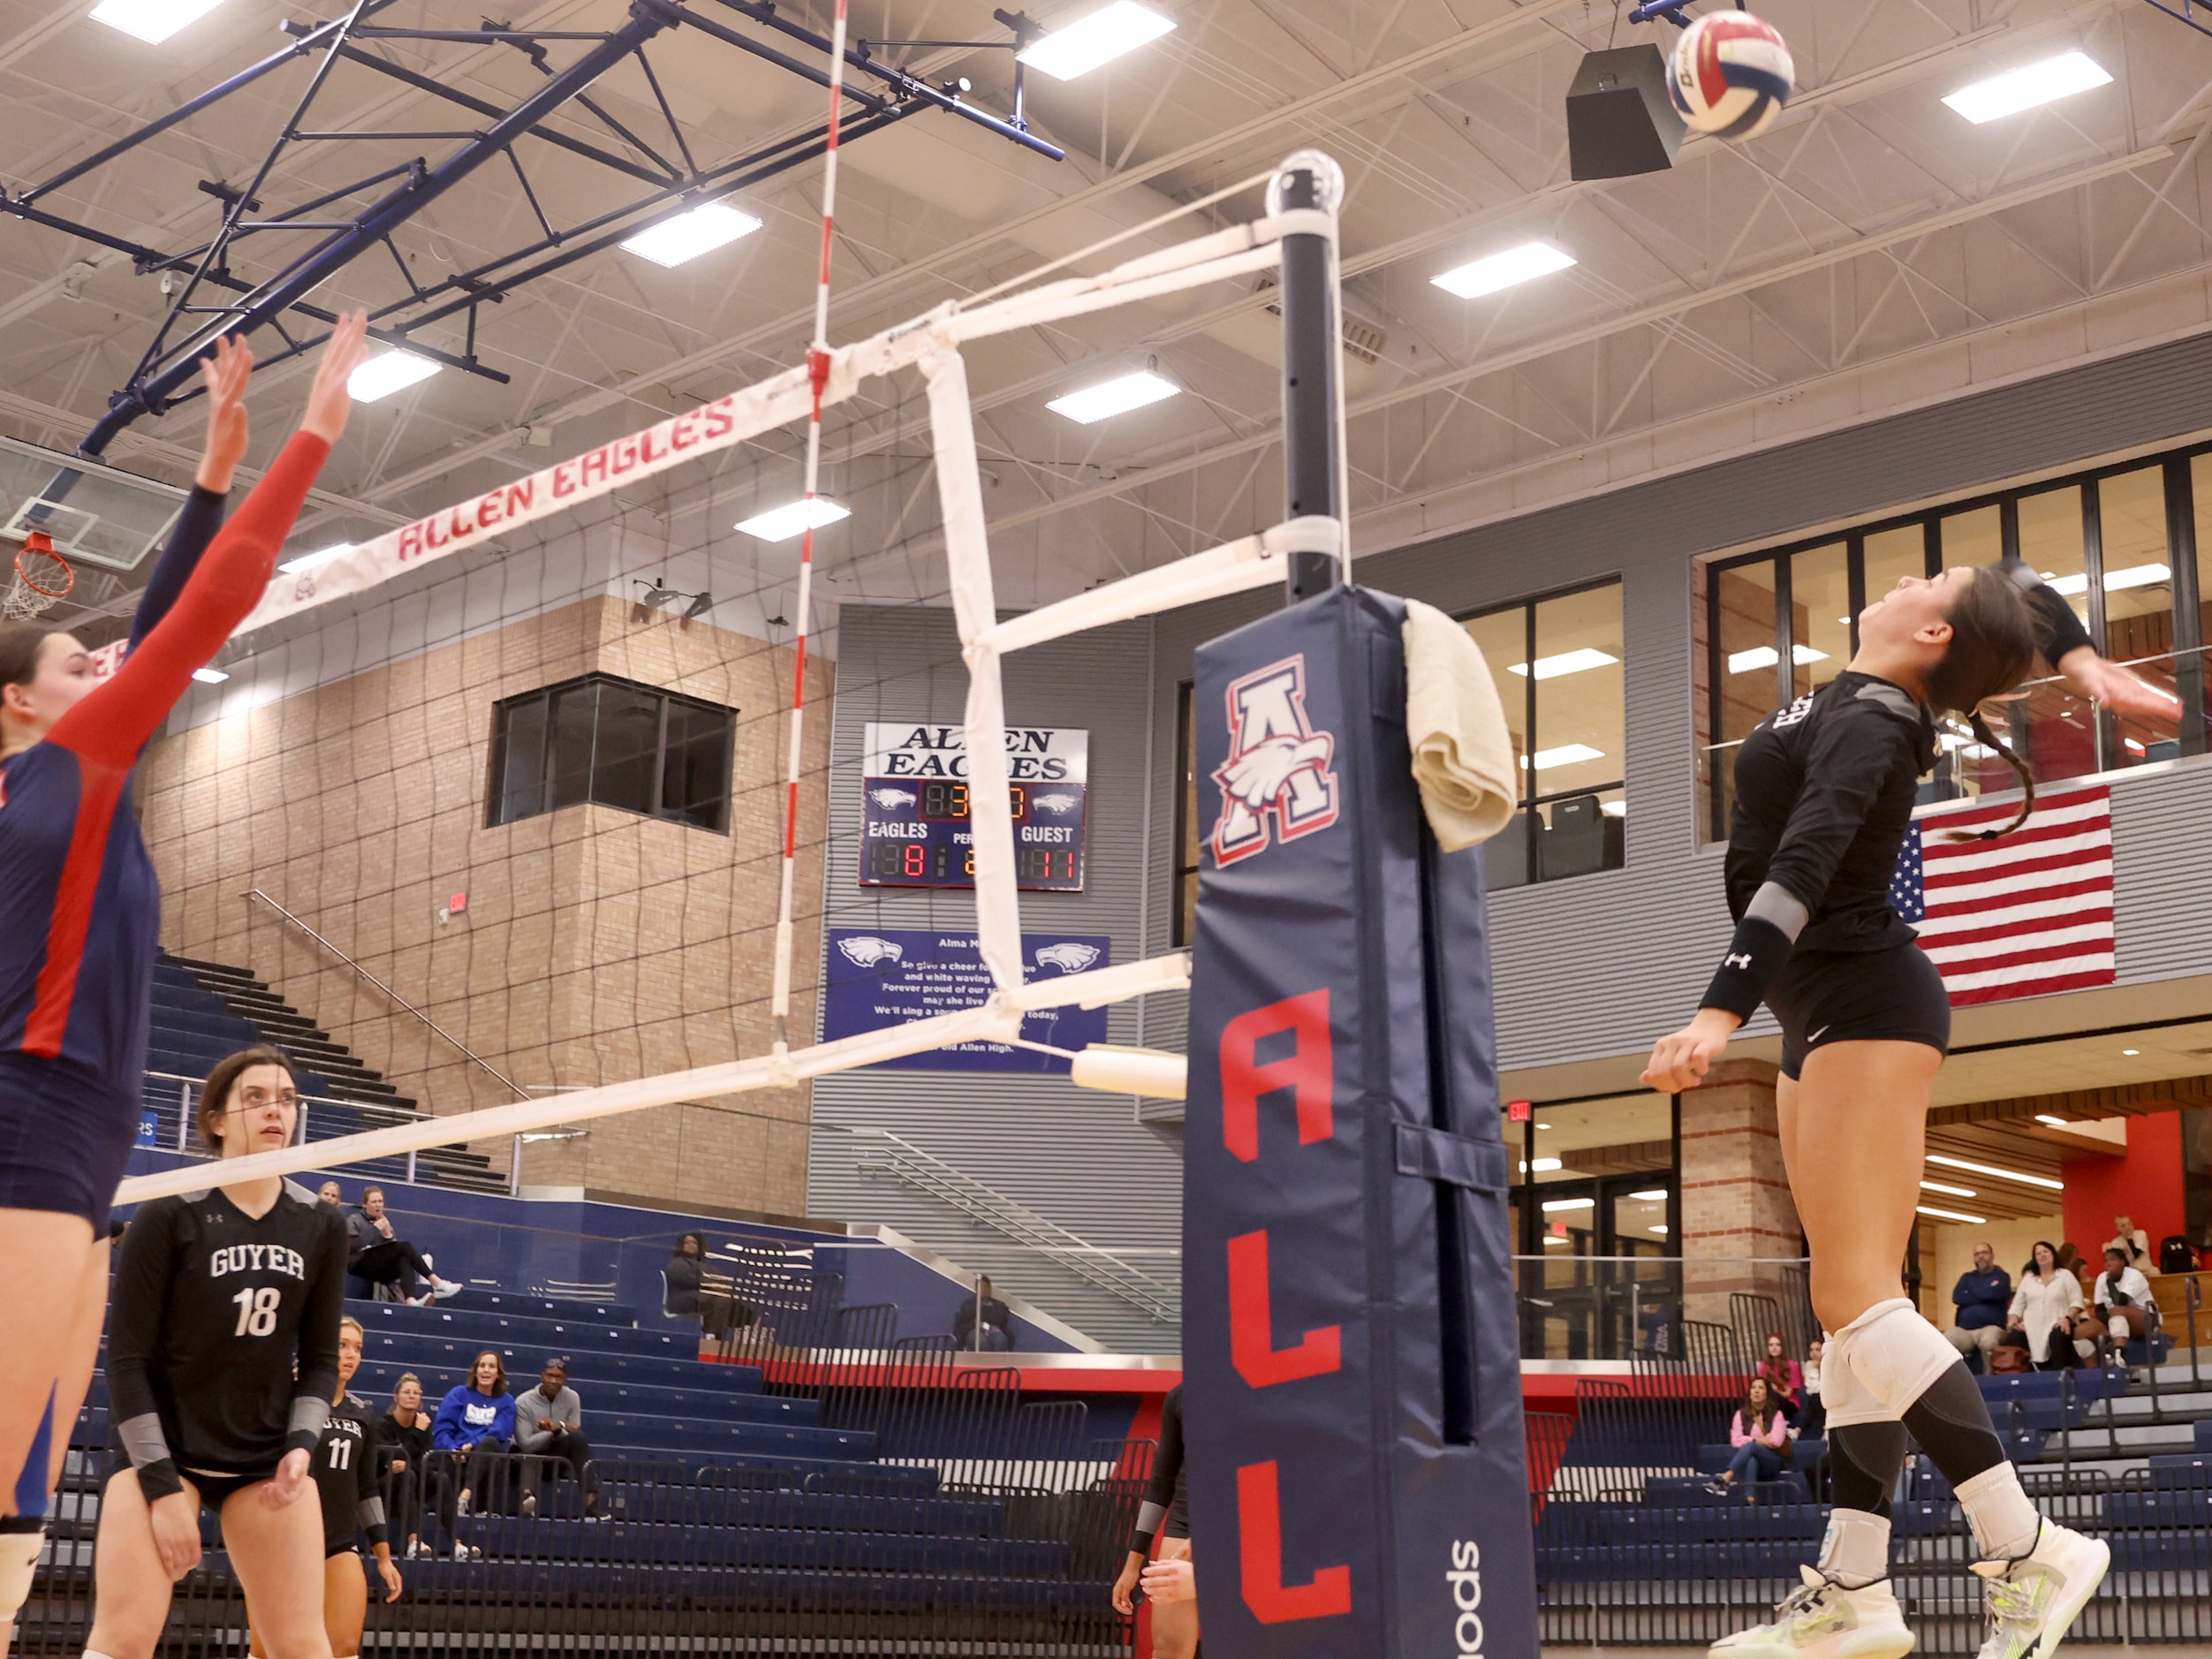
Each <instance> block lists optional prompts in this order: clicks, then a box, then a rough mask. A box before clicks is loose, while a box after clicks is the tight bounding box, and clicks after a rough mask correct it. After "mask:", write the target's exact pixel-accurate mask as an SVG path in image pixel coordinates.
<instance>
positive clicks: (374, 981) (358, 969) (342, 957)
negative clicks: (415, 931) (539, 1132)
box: [246, 887, 530, 1100]
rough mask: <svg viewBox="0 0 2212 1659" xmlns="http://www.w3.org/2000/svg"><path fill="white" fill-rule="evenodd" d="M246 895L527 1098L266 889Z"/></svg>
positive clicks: (526, 1092)
mask: <svg viewBox="0 0 2212 1659" xmlns="http://www.w3.org/2000/svg"><path fill="white" fill-rule="evenodd" d="M246 898H249V899H254V898H258V899H260V900H261V903H263V904H264V905H268V906H269V908H270V909H271V910H273V911H275V912H276V913H277V914H278V915H280V916H282V917H283V918H284V920H286V921H288V922H290V923H292V926H293V927H295V928H299V931H300V932H302V933H304V934H306V935H307V937H309V938H310V939H312V940H314V942H315V943H317V944H319V945H321V946H322V948H323V949H324V950H326V951H329V952H330V954H331V955H332V956H334V957H336V958H337V959H338V960H339V961H341V962H343V963H345V966H348V967H350V968H352V970H353V972H355V973H358V974H360V976H361V977H362V978H363V979H365V980H367V981H368V982H369V983H370V984H371V985H374V986H375V988H376V989H378V990H380V991H382V992H383V994H384V995H385V996H389V997H390V998H391V1000H392V1001H393V1002H395V1003H397V1004H399V1006H400V1007H402V1008H404V1009H405V1010H406V1011H408V1012H409V1013H411V1014H413V1016H414V1017H415V1018H416V1019H420V1021H421V1022H422V1023H423V1024H424V1025H426V1026H429V1028H430V1029H431V1030H432V1031H434V1032H436V1033H437V1034H438V1035H439V1036H441V1037H443V1038H444V1039H445V1040H446V1042H450V1043H451V1044H452V1045H453V1046H454V1047H455V1048H456V1049H459V1050H460V1051H461V1054H462V1057H464V1058H466V1060H467V1061H468V1063H469V1064H471V1065H473V1066H475V1067H477V1068H478V1069H479V1070H480V1071H482V1072H487V1073H488V1074H489V1075H490V1076H492V1077H494V1078H496V1079H498V1080H499V1081H500V1082H501V1083H503V1084H504V1085H505V1086H506V1087H508V1088H509V1089H510V1090H511V1091H512V1092H513V1094H514V1097H515V1098H516V1099H517V1100H528V1099H529V1098H530V1091H529V1090H527V1089H526V1088H524V1087H522V1085H521V1084H519V1083H518V1082H516V1081H515V1080H514V1079H512V1078H511V1077H509V1076H508V1075H507V1074H506V1073H505V1072H502V1071H501V1070H500V1069H499V1068H498V1067H497V1066H496V1065H494V1064H492V1063H491V1062H490V1061H489V1060H487V1059H485V1058H484V1057H483V1056H481V1054H478V1053H477V1052H476V1050H475V1049H472V1048H470V1047H469V1046H468V1044H466V1042H462V1041H461V1040H460V1039H459V1038H458V1037H457V1036H455V1035H454V1034H452V1033H451V1032H450V1031H448V1030H447V1029H446V1028H445V1027H444V1026H441V1025H440V1024H438V1022H437V1021H436V1020H435V1019H431V1018H430V1016H429V1015H428V1014H426V1013H424V1012H423V1011H422V1010H420V1008H417V1007H416V1006H415V1005H414V1004H413V1003H411V1002H409V1001H408V1000H407V999H406V998H405V997H404V996H401V995H400V994H399V993H398V991H396V990H394V989H392V988H391V987H390V986H389V985H387V984H385V983H384V981H382V980H380V979H378V978H377V977H376V976H375V974H374V973H370V972H369V971H368V970H367V968H365V967H363V966H361V965H360V963H358V962H356V961H355V960H354V959H353V958H352V957H350V956H348V955H346V954H345V951H341V950H339V949H338V948H337V946H336V945H335V944H332V943H330V941H329V940H328V939H326V938H324V937H323V936H322V935H321V934H319V933H317V932H316V931H315V930H314V928H310V927H309V926H307V923H306V922H304V921H302V920H299V917H297V916H295V915H293V914H292V912H290V911H289V910H286V909H285V908H284V906H283V905H280V904H278V903H277V901H276V900H275V899H273V898H270V897H269V895H268V894H267V893H264V892H263V891H261V889H260V888H258V887H256V888H254V889H252V890H249V891H248V892H247V893H246Z"/></svg>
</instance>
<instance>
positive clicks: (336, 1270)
mask: <svg viewBox="0 0 2212 1659" xmlns="http://www.w3.org/2000/svg"><path fill="white" fill-rule="evenodd" d="M322 1219H323V1223H324V1225H323V1230H322V1251H321V1253H320V1259H319V1260H317V1261H316V1262H315V1267H314V1281H313V1282H312V1283H311V1284H309V1285H308V1286H307V1306H306V1307H305V1308H304V1309H303V1310H302V1311H301V1314H300V1318H299V1349H298V1352H299V1381H298V1382H297V1383H294V1384H293V1385H292V1425H291V1432H290V1433H289V1434H287V1435H286V1436H284V1450H285V1451H294V1450H298V1449H302V1448H304V1449H305V1450H306V1451H308V1452H309V1453H313V1451H314V1449H315V1442H316V1441H317V1440H319V1439H321V1438H322V1427H323V1425H324V1424H325V1423H327V1422H329V1421H330V1397H331V1396H332V1395H334V1394H336V1393H337V1391H338V1317H339V1315H340V1314H343V1313H345V1223H344V1222H343V1221H341V1220H340V1219H339V1218H338V1216H337V1213H336V1212H335V1211H330V1212H326V1213H325V1214H324V1216H323V1218H322ZM126 1237H127V1235H126Z"/></svg>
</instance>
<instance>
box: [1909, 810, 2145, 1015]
mask: <svg viewBox="0 0 2212 1659" xmlns="http://www.w3.org/2000/svg"><path fill="white" fill-rule="evenodd" d="M2018 810H2019V806H2018V803H2017V802H2014V801H2011V800H2008V801H2006V802H2004V804H2003V805H2001V806H1991V807H1979V806H1977V807H1967V808H1966V809H1964V810H1951V811H1947V810H1943V809H1941V808H1937V809H1935V811H1933V812H1931V813H1929V814H1927V815H1926V816H1923V817H1921V818H1919V819H1917V820H1916V821H1915V822H1914V823H1913V828H1912V831H1911V833H1910V834H1908V835H1907V836H1906V837H1905V846H1904V849H1903V850H1902V851H1901V852H1899V853H1898V867H1897V875H1895V876H1894V877H1893V878H1892V879H1891V881H1890V908H1892V909H1893V910H1895V911H1896V912H1897V913H1898V915H1900V916H1902V917H1904V918H1905V920H1906V921H1908V922H1910V923H1912V924H1913V928H1914V930H1915V931H1917V932H1918V933H1919V935H1920V944H1921V947H1922V948H1923V949H1924V950H1926V951H1927V952H1928V955H1929V957H1930V958H1933V959H1934V961H1935V966H1936V968H1937V970H1938V971H1939V972H1940V973H1942V974H1943V983H1944V985H1945V986H1946V987H1948V988H1949V989H1950V991H1951V1006H1952V1007H1954V1008H1962V1007H1964V1006H1966V1004H1969V1003H1996V1002H2004V1001H2007V1000H2009V999H2010V998H2012V997H2015V996H2047V995H2049V993H2051V992H2053V991H2072V990H2080V989H2083V988H2085V987H2087V986H2091V985H2110V984H2111V983H2112V981H2113V978H2114V974H2115V963H2114V959H2113V941H2112V792H2111V791H2110V790H2109V789H2105V788H2102V787H2099V788H2095V789H2074V790H2067V791H2065V792H2062V793H2051V794H2046V795H2043V796H2041V797H2039V798H2038V799H2037V801H2036V803H2035V815H2034V817H2032V818H2030V819H2029V820H2028V821H2027V822H2026V823H2025V824H2024V825H2022V826H2021V827H2020V828H2019V829H2018V830H2014V831H2013V832H2012V833H2011V835H2008V836H2004V837H2000V838H1999V839H1997V840H1996V841H1981V840H1973V841H1946V840H1944V839H1943V835H1944V833H1945V832H1946V831H1949V830H1994V829H1999V828H2002V827H2003V826H2004V824H2005V823H2007V822H2010V821H2011V816H2012V814H2014V813H2015V812H2016V811H2018ZM1923 830H1925V831H1927V835H1926V837H1925V838H1923V836H1922V831H1923Z"/></svg>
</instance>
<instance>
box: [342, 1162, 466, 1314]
mask: <svg viewBox="0 0 2212 1659" xmlns="http://www.w3.org/2000/svg"><path fill="white" fill-rule="evenodd" d="M330 1186H331V1187H332V1189H334V1190H335V1189H336V1187H337V1182H336V1181H333V1182H331V1183H330ZM345 1228H346V1256H345V1274H346V1277H347V1279H348V1280H349V1281H350V1283H349V1284H347V1286H346V1288H347V1290H348V1291H349V1292H351V1293H352V1295H355V1296H360V1297H374V1296H375V1294H376V1288H377V1287H378V1286H379V1285H389V1286H390V1287H392V1289H393V1290H394V1291H395V1292H397V1294H398V1297H399V1299H400V1300H402V1301H405V1302H413V1303H416V1304H417V1305H418V1306H420V1305H421V1304H425V1303H428V1302H429V1301H431V1300H433V1299H436V1300H440V1301H443V1299H445V1298H446V1297H449V1296H451V1295H452V1294H453V1293H454V1292H457V1291H458V1290H459V1289H460V1288H461V1287H460V1286H459V1285H458V1284H455V1283H454V1282H453V1281H452V1280H451V1279H442V1278H440V1277H438V1276H437V1275H436V1274H435V1273H433V1272H431V1271H430V1259H429V1258H428V1256H426V1255H424V1254H422V1253H421V1252H420V1250H418V1249H416V1248H415V1247H414V1246H413V1245H411V1244H409V1243H408V1242H407V1241H406V1240H405V1239H402V1238H401V1237H400V1236H399V1234H398V1231H397V1230H396V1229H394V1228H393V1226H392V1224H391V1217H390V1216H387V1215H386V1214H384V1189H383V1187H381V1186H364V1187H363V1188H361V1207H360V1208H359V1209H357V1210H355V1211H354V1212H353V1213H352V1215H351V1216H347V1217H346V1218H345ZM417 1275H420V1276H421V1278H422V1279H426V1280H428V1282H429V1285H430V1288H429V1290H428V1292H424V1293H423V1294H422V1295H420V1296H418V1295H417V1294H416V1293H415V1286H416V1284H417V1283H418V1282H419V1281H418V1279H417Z"/></svg>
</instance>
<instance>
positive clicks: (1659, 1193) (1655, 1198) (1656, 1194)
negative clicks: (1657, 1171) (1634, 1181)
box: [1629, 1186, 1667, 1204]
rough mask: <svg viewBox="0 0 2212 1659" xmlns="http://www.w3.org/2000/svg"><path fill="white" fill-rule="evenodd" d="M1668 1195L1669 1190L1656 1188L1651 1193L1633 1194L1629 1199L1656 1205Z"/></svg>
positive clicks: (1660, 1187)
mask: <svg viewBox="0 0 2212 1659" xmlns="http://www.w3.org/2000/svg"><path fill="white" fill-rule="evenodd" d="M1666 1195H1667V1189H1666V1188H1665V1187H1663V1186H1655V1187H1653V1188H1652V1189H1651V1190H1650V1191H1649V1192H1645V1193H1630V1194H1629V1197H1631V1198H1632V1199H1635V1200H1637V1201H1640V1202H1641V1203H1646V1204H1656V1203H1658V1202H1660V1201H1662V1200H1663V1199H1664V1198H1665V1197H1666Z"/></svg>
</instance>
